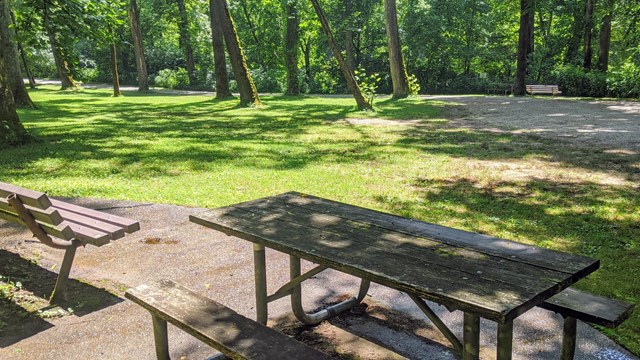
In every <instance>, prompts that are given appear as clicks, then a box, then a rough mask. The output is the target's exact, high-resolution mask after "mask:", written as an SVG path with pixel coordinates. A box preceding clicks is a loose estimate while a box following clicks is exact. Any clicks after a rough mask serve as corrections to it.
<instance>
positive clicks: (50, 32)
mask: <svg viewBox="0 0 640 360" xmlns="http://www.w3.org/2000/svg"><path fill="white" fill-rule="evenodd" d="M44 27H45V31H46V32H47V36H48V37H49V43H50V45H51V53H53V60H54V62H55V63H56V69H57V70H58V77H60V82H61V84H62V87H61V89H62V90H66V89H75V88H77V87H78V84H77V83H76V81H75V80H74V79H73V76H71V70H69V61H68V60H67V58H66V56H65V54H64V51H63V49H62V47H61V45H60V43H59V42H58V38H57V36H56V32H55V29H54V28H53V25H52V24H51V19H49V10H48V8H45V10H44Z"/></svg>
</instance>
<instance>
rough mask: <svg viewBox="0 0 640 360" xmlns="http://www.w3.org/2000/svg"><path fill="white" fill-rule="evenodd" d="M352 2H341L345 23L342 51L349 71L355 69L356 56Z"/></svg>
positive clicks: (350, 0)
mask: <svg viewBox="0 0 640 360" xmlns="http://www.w3.org/2000/svg"><path fill="white" fill-rule="evenodd" d="M352 2H353V0H343V3H344V18H345V19H346V21H345V30H344V50H345V61H346V62H347V67H349V69H350V70H351V71H354V70H355V69H356V54H355V48H354V45H353V27H354V25H353V20H352V19H353V14H352V6H351V5H352Z"/></svg>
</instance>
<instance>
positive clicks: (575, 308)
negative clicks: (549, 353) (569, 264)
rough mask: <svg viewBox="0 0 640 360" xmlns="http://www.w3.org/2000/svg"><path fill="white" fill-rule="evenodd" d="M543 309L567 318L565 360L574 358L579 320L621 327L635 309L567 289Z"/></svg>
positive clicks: (542, 306) (619, 302)
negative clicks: (577, 321)
mask: <svg viewBox="0 0 640 360" xmlns="http://www.w3.org/2000/svg"><path fill="white" fill-rule="evenodd" d="M539 307H541V308H544V309H547V310H551V311H554V312H556V313H558V314H560V315H562V316H563V317H564V330H563V337H562V354H561V357H560V358H561V359H562V360H571V359H573V358H574V354H575V348H576V330H577V326H576V325H577V324H576V320H582V321H584V322H588V323H592V324H596V325H601V326H605V327H608V328H615V327H618V325H620V324H621V323H622V322H624V321H625V320H626V319H627V318H628V317H629V316H630V315H631V311H632V310H633V308H634V306H633V305H632V304H628V303H626V302H623V301H619V300H615V299H610V298H607V297H604V296H599V295H594V294H591V293H589V292H586V291H581V290H578V289H575V288H567V289H564V290H563V291H561V292H560V293H558V294H556V295H554V296H552V297H550V298H549V299H547V300H546V301H545V302H543V303H542V304H540V305H539Z"/></svg>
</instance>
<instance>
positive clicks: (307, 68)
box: [300, 37, 311, 89]
mask: <svg viewBox="0 0 640 360" xmlns="http://www.w3.org/2000/svg"><path fill="white" fill-rule="evenodd" d="M300 47H301V48H302V53H303V54H304V77H305V80H306V82H307V87H308V88H309V89H310V88H311V39H309V38H308V37H307V38H306V39H305V41H304V42H301V44H300Z"/></svg>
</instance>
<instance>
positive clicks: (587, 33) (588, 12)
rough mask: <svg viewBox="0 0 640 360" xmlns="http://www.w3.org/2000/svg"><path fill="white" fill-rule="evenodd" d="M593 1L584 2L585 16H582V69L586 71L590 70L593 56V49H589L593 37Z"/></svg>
mask: <svg viewBox="0 0 640 360" xmlns="http://www.w3.org/2000/svg"><path fill="white" fill-rule="evenodd" d="M593 1H594V0H586V2H585V6H584V8H585V14H584V20H585V22H584V62H583V67H584V68H585V69H586V70H589V69H591V57H592V56H593V49H592V47H591V39H592V37H593Z"/></svg>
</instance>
